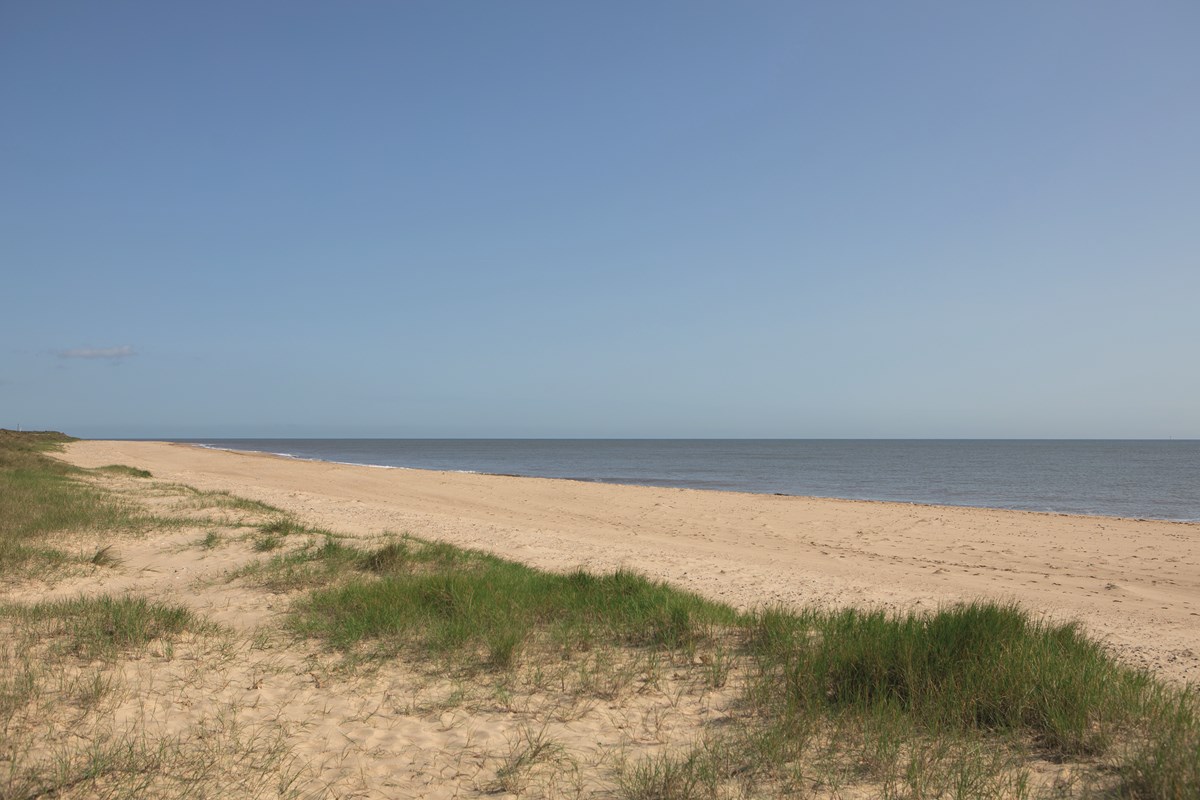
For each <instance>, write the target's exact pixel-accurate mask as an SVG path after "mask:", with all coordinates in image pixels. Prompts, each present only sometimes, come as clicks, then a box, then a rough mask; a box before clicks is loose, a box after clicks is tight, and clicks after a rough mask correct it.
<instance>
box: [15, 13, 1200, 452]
mask: <svg viewBox="0 0 1200 800" xmlns="http://www.w3.org/2000/svg"><path fill="white" fill-rule="evenodd" d="M1198 31H1200V4H1197V3H1195V2H1190V0H1189V2H1178V3H1168V2H1162V3H1145V2H1128V3H1110V2H1077V3H1072V2H1060V3H1035V2H1030V3H993V4H979V3H951V2H941V3H919V2H918V3H883V2H877V3H798V2H783V3H769V2H761V3H759V2H756V3H732V2H729V3H707V2H695V1H694V0H688V2H674V3H623V2H622V3H593V4H582V3H559V2H545V3H526V2H514V3H485V2H480V3H451V2H444V3H443V2H436V3H435V2H425V3H420V2H412V3H399V2H397V3H382V2H379V3H376V2H364V3H334V2H326V3H313V2H294V1H292V2H252V3H244V2H238V3H234V2H205V3H191V4H183V3H161V2H138V3H128V2H105V3H95V2H75V3H70V2H54V3H41V2H38V3H32V2H4V3H2V4H0V108H2V109H3V118H4V122H3V124H0V153H2V154H3V155H2V156H0V275H2V283H0V286H2V289H0V291H2V296H3V297H4V298H5V299H4V302H3V306H2V307H3V313H2V314H0V426H6V427H16V426H18V425H21V426H24V427H26V428H56V429H61V430H66V431H68V432H71V433H75V434H77V435H81V436H97V437H99V436H127V437H187V436H281V435H282V436H289V435H290V436H518V437H520V436H547V437H557V436H583V437H590V436H600V437H608V436H630V437H644V436H645V437H656V436H663V437H675V436H686V437H691V436H695V437H706V436H713V437H728V436H732V437H842V436H867V437H1117V438H1124V437H1130V438H1138V437H1151V438H1155V437H1171V436H1174V437H1178V438H1184V437H1187V438H1196V437H1200V367H1198V366H1197V365H1198V364H1200V357H1198V352H1200V310H1198V308H1200V146H1197V143H1198V142H1200V102H1197V98H1200V48H1198V47H1197V46H1196V41H1197V32H1198Z"/></svg>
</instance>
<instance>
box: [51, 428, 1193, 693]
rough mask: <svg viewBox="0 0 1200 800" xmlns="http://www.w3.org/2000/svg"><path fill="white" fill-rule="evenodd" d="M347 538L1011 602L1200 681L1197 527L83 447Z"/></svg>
mask: <svg viewBox="0 0 1200 800" xmlns="http://www.w3.org/2000/svg"><path fill="white" fill-rule="evenodd" d="M65 457H66V458H67V460H69V461H71V462H73V463H75V464H78V465H80V466H84V467H95V466H101V465H104V464H113V463H120V464H129V465H132V466H137V467H141V468H144V469H148V470H150V471H151V472H153V473H154V476H155V477H156V478H158V479H161V480H170V481H178V482H180V483H186V484H189V485H191V486H195V487H197V488H201V489H207V490H212V489H223V490H228V491H231V492H233V493H235V494H238V495H241V496H244V497H249V498H253V499H256V500H261V501H264V502H267V503H271V504H273V505H276V506H279V507H280V508H283V509H286V510H288V511H290V512H294V513H296V514H297V515H299V516H301V517H302V518H303V519H304V520H305V521H307V522H310V523H312V524H319V525H323V526H326V527H329V528H331V529H334V530H337V531H340V532H345V533H359V534H368V533H370V534H374V533H379V532H381V531H385V530H388V531H394V532H409V533H412V534H414V535H417V536H422V537H427V538H435V539H442V540H445V541H449V542H453V543H455V544H458V545H464V546H469V547H478V548H482V549H487V550H491V551H493V552H496V553H498V554H501V555H504V556H507V557H511V558H515V559H518V560H521V561H524V562H526V563H529V564H533V565H536V566H540V567H547V568H554V569H566V568H571V567H575V566H581V565H582V566H586V567H589V568H592V569H611V568H613V567H616V566H619V565H626V566H629V567H632V568H635V569H637V570H639V571H641V572H643V573H645V574H648V575H651V576H653V577H657V578H662V579H666V580H670V581H672V582H673V583H675V584H677V585H680V586H685V587H687V588H689V589H692V590H694V591H697V592H700V593H702V594H705V595H708V596H710V597H714V598H718V599H721V600H724V601H727V602H730V603H732V604H735V605H738V606H742V607H749V606H756V605H761V604H764V603H776V602H782V603H789V604H807V603H826V604H860V605H867V604H871V605H882V606H885V607H889V608H911V607H920V608H932V607H936V606H937V605H939V604H942V603H947V602H952V601H955V600H962V599H971V598H980V597H983V598H996V599H1014V600H1017V601H1019V602H1020V603H1022V604H1023V605H1024V606H1026V607H1028V608H1030V609H1033V610H1035V611H1039V612H1045V613H1049V614H1052V615H1054V616H1056V617H1063V618H1070V619H1078V620H1080V621H1082V622H1083V623H1084V624H1085V625H1086V626H1087V628H1088V630H1089V631H1090V632H1092V633H1093V634H1095V635H1098V636H1101V637H1103V638H1104V639H1105V640H1106V641H1108V642H1109V643H1110V644H1111V646H1112V647H1113V649H1114V650H1115V651H1116V652H1117V653H1118V654H1119V655H1120V656H1121V657H1122V658H1124V659H1126V660H1127V661H1129V662H1130V663H1133V664H1136V665H1140V666H1146V667H1149V668H1152V669H1154V670H1156V671H1157V672H1158V673H1159V674H1161V675H1163V676H1164V677H1168V678H1171V679H1175V680H1190V681H1200V524H1195V523H1173V522H1157V521H1143V520H1130V519H1118V518H1111V517H1082V516H1067V515H1058V514H1042V513H1032V512H1021V511H1001V510H990V509H967V508H955V507H949V506H920V505H908V504H899V503H873V502H859V501H844V500H825V499H813V498H799V497H776V496H771V495H754V494H741V493H734V492H703V491H695V490H688V489H662V488H652V487H632V486H610V485H603V484H591V483H580V482H574V481H558V480H545V479H540V478H509V477H501V476H489V475H468V474H459V473H445V472H428V471H419V470H396V469H378V468H372V467H354V466H345V465H338V464H327V463H321V462H306V461H297V460H292V459H284V458H276V457H273V456H264V455H258V454H243V453H229V452H221V451H213V450H205V449H202V448H198V447H192V446H187V445H174V444H165V443H158V442H105V441H95V442H77V443H74V444H72V445H69V446H68V448H67V451H66V456H65Z"/></svg>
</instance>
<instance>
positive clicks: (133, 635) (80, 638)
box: [0, 595, 210, 660]
mask: <svg viewBox="0 0 1200 800" xmlns="http://www.w3.org/2000/svg"><path fill="white" fill-rule="evenodd" d="M0 617H8V618H11V619H14V620H16V621H17V622H21V623H26V624H33V625H40V626H41V629H42V632H43V635H44V636H46V637H49V638H53V639H58V640H61V641H62V642H63V643H64V646H65V648H66V649H67V650H68V651H69V652H71V653H74V654H76V655H78V656H80V657H83V658H88V659H93V658H102V659H106V660H111V659H112V658H115V657H116V656H117V655H118V654H120V653H123V652H127V651H130V650H136V649H139V648H142V647H145V646H146V645H147V644H149V643H150V642H152V641H155V640H157V639H168V638H170V637H173V636H176V635H178V634H180V633H183V632H184V631H201V630H207V629H208V628H209V627H210V626H209V625H207V624H206V623H203V622H201V620H200V619H199V618H198V617H197V616H196V615H195V614H194V613H193V612H191V611H190V610H188V609H186V608H184V607H183V606H173V605H167V604H165V603H154V602H151V601H149V600H147V599H145V598H143V597H112V596H110V595H100V596H98V597H79V598H74V599H71V600H58V601H54V602H47V603H37V604H35V605H32V606H18V605H6V606H0Z"/></svg>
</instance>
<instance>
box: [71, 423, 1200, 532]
mask: <svg viewBox="0 0 1200 800" xmlns="http://www.w3.org/2000/svg"><path fill="white" fill-rule="evenodd" d="M81 441H131V442H141V443H146V444H164V445H171V446H173V447H196V448H200V449H202V450H212V451H216V452H223V453H234V454H236V455H244V456H264V457H268V458H279V459H283V460H286V461H304V462H312V463H318V464H335V465H338V466H344V467H365V468H368V469H386V470H407V471H412V472H428V473H435V474H446V475H488V476H492V477H497V478H522V479H523V478H532V479H535V480H545V481H566V482H570V483H582V484H599V485H602V486H633V487H642V488H650V489H683V490H686V491H691V492H721V493H727V494H741V495H750V496H757V497H794V498H797V499H801V500H817V501H824V500H829V501H835V502H846V503H883V504H885V505H899V506H918V507H922V508H953V509H979V510H983V511H1012V512H1015V513H1021V514H1045V515H1047V516H1052V517H1083V518H1085V519H1112V520H1128V521H1130V522H1169V523H1174V524H1178V525H1196V526H1200V518H1197V519H1191V518H1187V519H1179V518H1175V517H1129V516H1121V515H1118V514H1099V513H1096V514H1089V513H1084V512H1075V511H1051V510H1044V509H1035V508H1018V507H1015V506H989V505H971V504H966V503H932V502H923V501H920V500H889V499H880V498H873V497H843V496H840V495H820V494H792V493H789V492H771V491H766V490H764V491H757V492H756V491H752V490H749V489H722V488H711V487H699V486H684V485H678V484H676V483H670V482H668V481H667V480H666V479H664V480H663V481H662V482H661V483H639V482H636V481H606V480H602V479H599V478H571V477H564V476H561V475H524V474H520V473H515V472H488V471H486V470H475V469H430V468H428V467H409V466H404V465H397V464H369V463H366V462H360V461H334V460H332V459H326V458H313V457H309V456H298V455H294V454H292V453H276V452H272V451H267V450H239V449H237V448H233V447H220V446H217V445H211V444H203V443H201V442H184V441H171V440H166V439H117V440H103V439H84V440H81ZM1162 441H1170V440H1165V439H1164V440H1162Z"/></svg>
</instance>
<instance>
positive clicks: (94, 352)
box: [58, 344, 136, 358]
mask: <svg viewBox="0 0 1200 800" xmlns="http://www.w3.org/2000/svg"><path fill="white" fill-rule="evenodd" d="M132 355H136V353H134V351H133V348H132V347H130V346H129V345H127V344H126V345H122V346H120V347H72V348H71V349H70V350H59V351H58V357H59V358H128V357H129V356H132Z"/></svg>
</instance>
